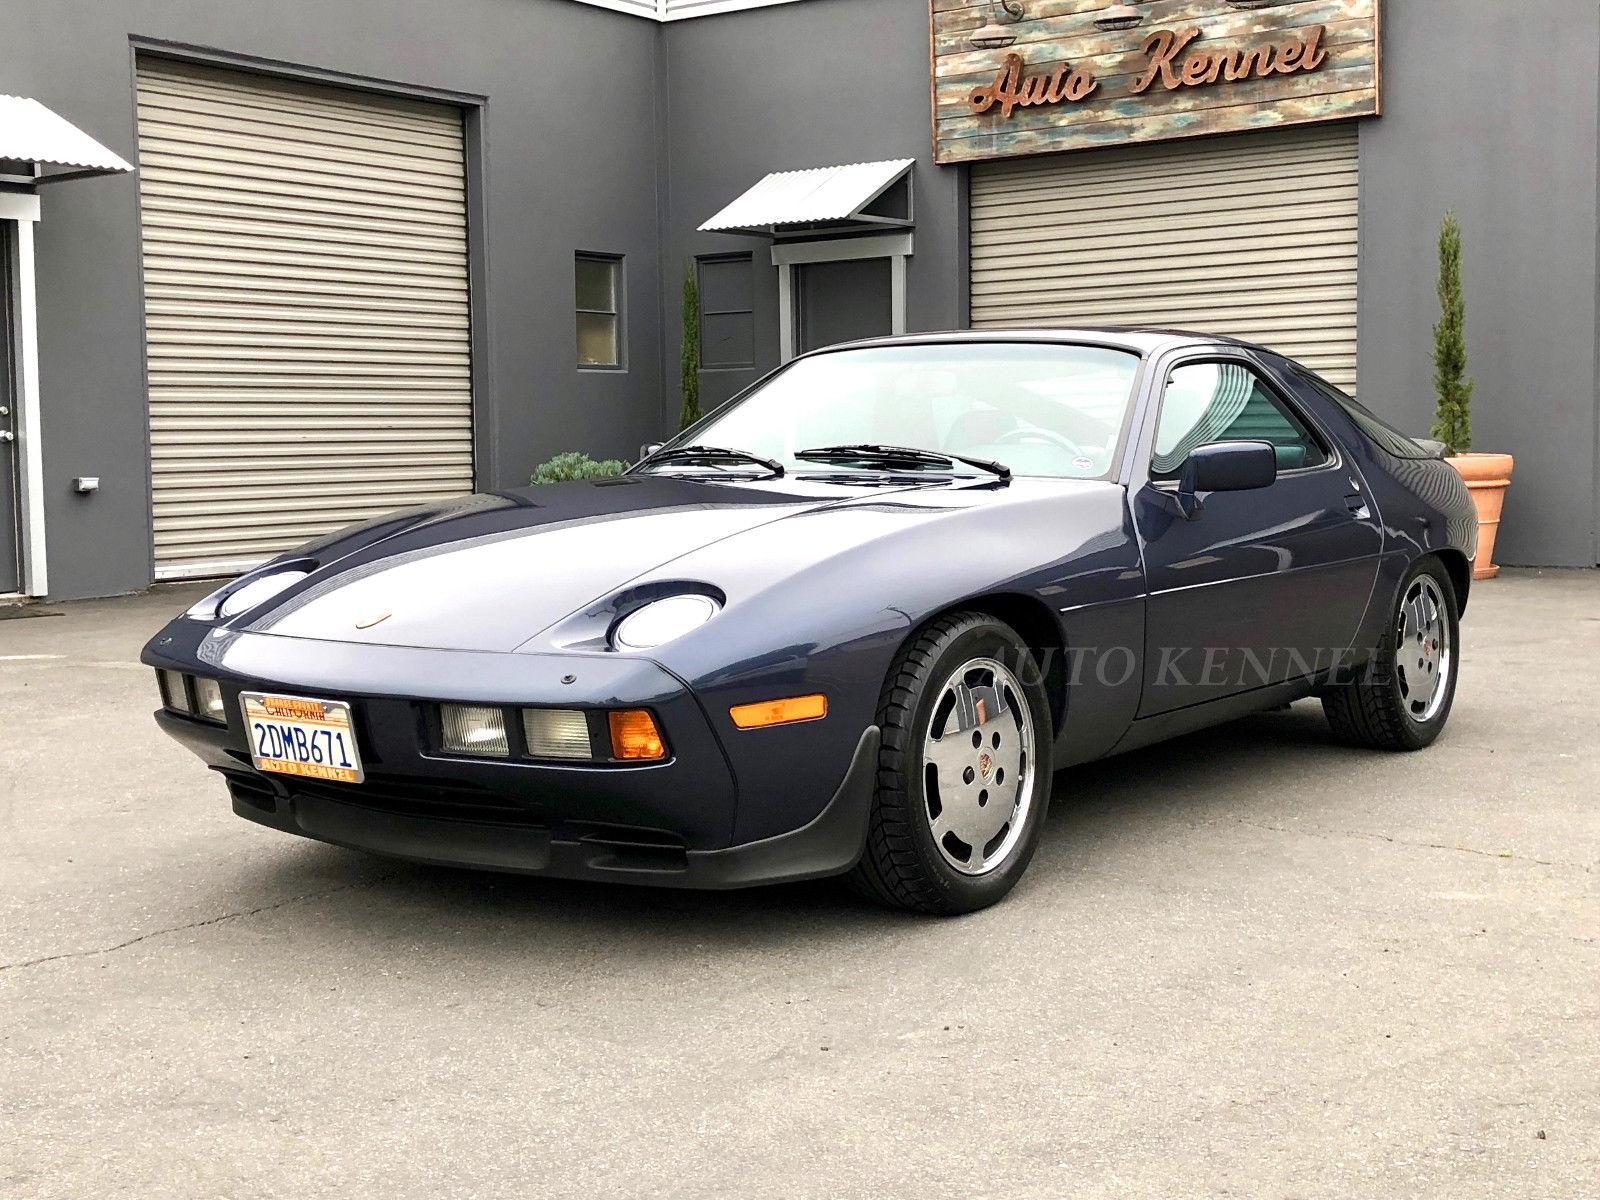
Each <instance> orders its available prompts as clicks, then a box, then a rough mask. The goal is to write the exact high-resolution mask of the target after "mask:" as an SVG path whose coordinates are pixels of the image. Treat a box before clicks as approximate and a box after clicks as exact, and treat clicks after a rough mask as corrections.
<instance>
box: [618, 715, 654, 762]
mask: <svg viewBox="0 0 1600 1200" xmlns="http://www.w3.org/2000/svg"><path fill="white" fill-rule="evenodd" d="M606 717H607V719H608V720H609V721H610V723H611V756H612V757H613V758H619V759H632V760H634V761H644V762H649V761H651V760H653V759H657V758H665V757H666V756H667V748H666V746H665V745H664V744H662V741H661V731H660V730H659V729H657V728H656V720H655V718H654V717H652V716H651V715H650V714H649V713H647V712H645V710H644V709H642V708H629V709H624V710H622V711H621V712H613V713H607V714H606Z"/></svg>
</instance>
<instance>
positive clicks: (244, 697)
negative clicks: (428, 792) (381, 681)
mask: <svg viewBox="0 0 1600 1200" xmlns="http://www.w3.org/2000/svg"><path fill="white" fill-rule="evenodd" d="M239 703H240V706H241V707H242V708H243V709H244V727H245V731H246V732H247V733H248V734H249V737H250V755H251V757H252V758H253V759H254V761H255V764H256V770H258V771H276V772H277V773H278V774H280V775H299V776H301V777H302V778H306V779H331V780H333V781H335V782H337V783H360V782H361V781H362V779H364V778H365V777H366V775H365V773H364V772H363V771H362V769H361V752H360V751H359V750H357V749H356V732H355V727H354V726H353V725H352V723H351V721H350V706H349V705H348V704H346V703H344V702H343V701H342V700H313V699H308V698H307V697H305V696H273V695H265V694H263V693H261V692H243V693H241V694H240V696H239Z"/></svg>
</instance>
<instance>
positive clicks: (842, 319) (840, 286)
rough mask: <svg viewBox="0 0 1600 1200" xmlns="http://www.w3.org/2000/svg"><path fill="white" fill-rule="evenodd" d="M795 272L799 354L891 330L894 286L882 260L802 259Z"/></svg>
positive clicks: (879, 334)
mask: <svg viewBox="0 0 1600 1200" xmlns="http://www.w3.org/2000/svg"><path fill="white" fill-rule="evenodd" d="M795 271H796V273H797V274H798V275H799V280H798V290H799V293H800V304H799V320H800V330H799V333H800V336H799V339H798V344H799V347H800V352H801V353H802V354H804V353H805V352H806V351H807V350H818V349H820V348H822V347H823V346H833V345H837V344H838V343H839V342H851V341H855V340H856V339H858V338H870V337H886V336H888V335H889V334H890V333H892V332H893V326H894V287H893V276H892V272H891V270H890V265H889V260H888V259H887V258H858V259H853V260H850V261H848V262H819V263H804V264H802V265H800V266H798V267H796V268H795Z"/></svg>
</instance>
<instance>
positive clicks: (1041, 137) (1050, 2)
mask: <svg viewBox="0 0 1600 1200" xmlns="http://www.w3.org/2000/svg"><path fill="white" fill-rule="evenodd" d="M1108 3H1109V0H1022V9H1023V13H1022V17H1021V19H1020V20H1015V21H1012V20H1010V19H1009V14H1008V13H1007V12H1006V11H1005V9H1004V8H1003V7H1002V6H1001V5H1000V4H999V3H998V2H996V3H993V4H991V3H988V2H985V3H964V2H963V0H932V2H931V5H930V15H931V20H932V26H933V28H932V35H933V143H934V147H933V148H934V158H935V160H936V161H938V162H941V163H956V162H974V161H977V160H980V159H989V158H1006V157H1010V156H1012V155H1019V154H1045V153H1049V152H1052V151H1059V150H1086V149H1090V148H1093V147H1098V146H1120V145H1126V144H1128V143H1131V142H1154V141H1164V140H1168V139H1172V138H1186V137H1200V136H1203V135H1205V134H1212V133H1238V132H1243V131H1248V130H1252V129H1272V128H1277V127H1279V126H1284V125H1304V124H1309V123H1312V122H1317V121H1334V120H1341V119H1343V118H1346V117H1367V116H1377V115H1378V113H1379V111H1380V103H1379V76H1380V72H1379V45H1380V40H1381V38H1380V19H1379V18H1380V14H1379V4H1380V3H1381V0H1281V2H1280V3H1277V4H1272V5H1269V6H1267V7H1264V8H1256V9H1237V8H1234V7H1232V6H1231V5H1229V4H1228V3H1227V0H1147V2H1146V3H1143V4H1135V5H1134V8H1135V10H1136V11H1138V12H1139V13H1141V14H1142V15H1143V17H1144V20H1143V21H1142V22H1141V23H1140V24H1139V25H1137V26H1135V27H1134V28H1131V29H1121V30H1114V29H1113V30H1102V29H1100V28H1098V27H1096V25H1095V23H1094V22H1095V18H1096V17H1098V16H1100V15H1101V14H1102V13H1103V12H1104V11H1105V9H1106V7H1107V4H1108ZM997 15H998V17H999V18H1000V21H999V27H1000V29H1002V30H1003V31H1004V32H1005V34H1006V35H1007V36H1008V37H1014V39H1015V40H1014V41H1012V42H1011V43H1010V44H1008V45H1005V46H1000V47H990V48H983V47H979V46H976V45H974V44H973V42H972V40H971V39H972V35H973V33H974V31H976V30H977V29H978V28H980V27H981V26H988V25H993V24H995V23H996V16H997Z"/></svg>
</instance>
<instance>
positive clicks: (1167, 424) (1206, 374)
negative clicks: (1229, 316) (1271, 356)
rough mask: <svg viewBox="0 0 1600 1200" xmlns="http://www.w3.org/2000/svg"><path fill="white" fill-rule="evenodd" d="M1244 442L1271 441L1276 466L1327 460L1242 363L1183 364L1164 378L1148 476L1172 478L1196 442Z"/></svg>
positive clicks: (1303, 465)
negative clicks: (1276, 462) (1159, 415)
mask: <svg viewBox="0 0 1600 1200" xmlns="http://www.w3.org/2000/svg"><path fill="white" fill-rule="evenodd" d="M1246 441H1255V442H1271V443H1272V445H1273V447H1274V448H1275V449H1276V450H1277V452H1278V470H1280V471H1298V470H1302V469H1305V468H1308V467H1320V466H1322V465H1323V464H1325V463H1326V462H1327V461H1328V459H1329V454H1328V450H1327V447H1325V446H1324V445H1323V444H1322V442H1321V440H1320V439H1318V437H1317V436H1316V435H1315V434H1314V433H1312V432H1311V431H1310V430H1309V429H1308V428H1306V425H1305V423H1304V422H1303V421H1302V420H1301V419H1300V418H1299V416H1297V415H1296V414H1295V413H1294V411H1293V410H1292V409H1290V408H1289V407H1288V406H1287V405H1286V404H1284V402H1283V401H1282V400H1280V399H1279V398H1278V397H1277V395H1275V394H1274V393H1273V391H1272V390H1271V389H1270V388H1269V387H1268V386H1267V385H1266V384H1265V383H1264V382H1263V381H1262V379H1261V377H1260V376H1259V375H1257V374H1256V373H1255V372H1254V371H1253V370H1251V369H1250V368H1249V367H1247V366H1245V365H1244V364H1243V363H1236V362H1196V363H1184V364H1183V365H1182V366H1181V367H1178V368H1176V369H1175V370H1174V371H1173V372H1172V374H1171V375H1169V376H1168V377H1167V387H1166V392H1165V394H1164V395H1163V396H1162V399H1161V418H1160V420H1159V421H1158V422H1157V424H1156V444H1155V453H1154V454H1153V455H1152V457H1151V460H1150V476H1151V478H1153V479H1176V478H1177V477H1178V474H1179V472H1180V471H1181V470H1182V469H1183V463H1184V460H1185V459H1186V458H1188V457H1189V454H1190V452H1191V451H1192V450H1194V449H1195V448H1196V447H1197V446H1204V445H1207V444H1208V443H1211V442H1246Z"/></svg>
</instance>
